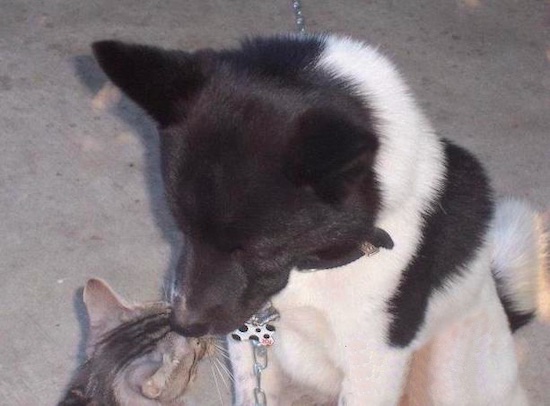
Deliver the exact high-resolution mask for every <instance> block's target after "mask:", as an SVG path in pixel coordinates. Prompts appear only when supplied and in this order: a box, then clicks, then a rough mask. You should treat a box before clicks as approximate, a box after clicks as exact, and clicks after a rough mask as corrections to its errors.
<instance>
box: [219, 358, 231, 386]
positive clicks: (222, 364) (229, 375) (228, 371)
mask: <svg viewBox="0 0 550 406" xmlns="http://www.w3.org/2000/svg"><path fill="white" fill-rule="evenodd" d="M216 361H217V362H218V365H219V366H220V368H221V369H222V371H223V372H225V374H226V375H227V377H228V378H229V380H230V381H231V382H233V383H235V378H234V377H233V373H232V372H231V371H230V370H229V368H228V367H227V366H226V365H225V364H224V363H223V362H222V361H220V360H219V359H216Z"/></svg>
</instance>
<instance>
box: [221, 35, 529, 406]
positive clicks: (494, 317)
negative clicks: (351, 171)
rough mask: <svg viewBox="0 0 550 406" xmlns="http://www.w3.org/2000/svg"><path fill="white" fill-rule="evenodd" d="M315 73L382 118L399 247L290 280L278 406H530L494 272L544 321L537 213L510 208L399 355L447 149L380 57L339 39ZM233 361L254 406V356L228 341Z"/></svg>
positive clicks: (387, 205)
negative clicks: (408, 271) (405, 305)
mask: <svg viewBox="0 0 550 406" xmlns="http://www.w3.org/2000/svg"><path fill="white" fill-rule="evenodd" d="M316 68H317V69H321V70H323V71H328V72H330V73H331V74H332V75H334V76H335V77H339V78H343V79H345V80H346V81H348V82H351V83H353V84H354V85H355V88H356V89H357V92H358V95H359V96H360V97H362V98H364V100H365V101H367V102H368V105H369V106H370V107H371V108H372V109H373V114H374V115H375V118H376V120H375V121H376V123H377V126H378V127H377V132H378V134H379V135H380V142H381V145H380V150H379V154H378V158H377V161H376V162H375V171H376V175H377V178H378V179H379V181H380V184H381V185H380V187H381V190H382V205H383V208H382V211H381V214H380V216H379V218H378V223H377V226H378V227H380V228H382V229H384V230H386V231H387V232H388V233H389V234H390V235H391V236H392V238H393V239H394V241H396V245H395V247H394V249H393V250H391V251H386V250H382V251H381V252H380V253H379V254H377V255H375V256H372V257H366V256H365V257H362V258H361V259H359V260H357V261H355V262H352V263H350V264H348V265H345V266H343V267H341V268H339V269H332V270H329V271H319V272H311V273H307V272H292V273H291V277H290V281H289V283H288V286H287V287H286V288H285V289H284V290H283V291H282V292H281V293H280V294H278V295H277V296H276V297H274V298H273V304H274V306H275V307H276V308H277V309H278V310H279V311H280V313H281V319H280V321H279V322H278V325H277V334H276V337H275V338H276V343H275V345H274V346H273V347H272V348H271V349H270V351H269V354H270V355H269V356H270V366H269V368H268V369H267V370H266V371H265V373H264V378H263V381H262V384H263V385H264V388H265V390H266V392H267V395H268V403H269V405H270V406H274V405H290V404H292V401H293V399H294V397H295V395H296V393H297V392H293V391H290V390H289V389H288V385H289V384H292V385H294V386H298V387H302V388H306V390H307V389H309V390H310V393H312V394H314V395H315V397H316V398H317V399H316V400H317V402H324V403H327V404H334V403H336V402H337V403H338V404H339V405H347V406H351V405H361V406H364V405H369V406H391V405H398V404H399V403H400V402H401V403H402V404H412V405H422V406H429V405H445V406H447V405H448V406H482V405H498V406H506V405H511V406H512V405H513V406H521V405H526V404H527V399H526V397H525V395H524V393H523V391H522V389H521V387H520V385H519V383H518V377H517V364H516V359H515V352H514V345H513V341H512V336H511V333H510V330H509V327H508V321H507V319H506V316H505V313H504V311H503V308H502V305H501V302H500V300H499V298H498V296H497V292H496V288H495V282H494V279H493V277H492V275H491V272H490V266H491V261H493V262H494V264H496V266H497V268H498V269H499V272H502V273H503V276H504V278H505V280H506V281H507V282H508V283H507V284H506V286H507V287H509V286H514V288H513V289H511V288H510V290H509V291H507V293H508V294H510V295H512V296H513V298H514V299H516V298H519V299H518V300H516V301H515V303H518V309H517V310H522V311H525V310H533V309H534V304H535V299H534V296H535V295H534V291H535V288H536V286H535V282H534V281H535V276H534V275H535V272H536V271H537V270H538V268H539V264H538V263H537V260H536V258H537V255H538V248H537V247H536V234H535V232H534V231H533V230H534V228H533V227H532V222H533V216H534V213H533V211H532V210H531V209H529V208H528V207H526V206H525V205H524V204H522V203H517V202H515V203H510V202H508V203H505V204H503V205H501V206H500V208H499V209H498V210H497V216H496V221H495V226H494V228H493V232H492V238H491V239H490V240H488V241H487V242H486V243H485V244H484V246H482V247H479V249H478V251H477V255H476V256H475V258H474V259H473V260H472V261H470V263H468V264H467V265H465V268H467V269H466V271H467V272H464V276H463V277H461V278H460V279H456V280H453V281H451V282H450V283H449V286H448V287H447V288H446V289H445V291H444V292H440V293H437V294H434V295H433V296H432V297H431V298H430V302H429V306H428V310H427V314H426V320H425V323H424V325H423V327H422V329H421V330H420V331H419V333H418V334H417V335H416V338H415V340H414V341H413V342H412V343H411V344H410V345H409V346H407V347H406V348H396V347H392V346H390V345H388V343H387V338H386V337H385V332H386V331H387V330H388V326H389V324H390V322H391V320H390V318H389V317H390V316H389V315H388V313H387V303H388V301H389V299H390V298H391V296H392V295H393V294H394V292H395V291H396V288H397V286H398V283H399V280H400V277H401V275H402V272H403V270H404V269H405V268H406V266H407V264H408V263H409V262H410V261H411V259H412V257H413V255H414V254H415V252H416V250H417V249H418V247H419V244H420V242H421V239H422V235H421V226H422V214H423V213H425V212H428V211H429V210H430V209H431V205H432V204H433V202H434V201H435V199H436V197H437V196H438V193H439V192H440V189H441V185H442V180H443V179H444V176H445V161H444V157H443V150H442V148H443V147H442V144H441V142H440V140H439V138H438V137H437V135H436V134H435V133H434V131H433V130H432V128H431V126H430V124H429V123H428V121H427V120H426V119H425V118H424V116H423V115H422V113H421V112H420V111H419V109H418V108H417V107H416V104H415V102H414V100H413V98H412V96H411V95H410V93H409V90H408V88H407V86H406V85H405V84H404V82H403V81H402V79H401V77H400V76H399V74H398V73H397V71H396V70H395V68H394V67H393V65H392V64H391V63H390V62H389V61H388V60H387V59H386V58H385V57H383V56H382V55H381V54H380V53H378V52H377V51H376V50H374V49H373V48H370V47H368V46H366V45H364V44H362V43H359V42H355V41H352V40H350V39H347V38H339V37H333V36H329V37H327V38H326V47H325V50H324V52H323V54H322V56H321V58H320V60H319V61H318V65H317V67H316ZM510 219H512V220H510ZM510 221H512V223H510ZM510 224H513V226H511V225H510ZM510 227H513V229H512V228H510ZM511 256H512V258H511ZM516 286H518V289H516ZM518 292H519V293H518ZM229 350H230V355H231V358H232V363H233V371H234V377H235V381H236V398H235V404H236V405H238V406H249V405H253V404H254V401H253V388H254V386H255V380H254V377H253V374H252V358H251V350H250V347H249V346H248V345H246V344H242V343H237V342H234V341H232V340H229ZM415 354H416V355H415ZM411 365H413V368H411ZM407 382H408V384H407ZM331 402H332V403H331ZM317 404H319V403H317Z"/></svg>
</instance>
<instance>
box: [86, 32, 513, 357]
mask: <svg viewBox="0 0 550 406" xmlns="http://www.w3.org/2000/svg"><path fill="white" fill-rule="evenodd" d="M322 47H323V44H322V41H321V37H313V36H312V37H304V38H301V39H300V40H299V41H298V40H295V39H294V40H293V39H291V38H287V37H275V38H268V39H256V40H250V41H245V42H244V43H243V44H242V46H241V47H240V48H239V49H234V50H229V51H219V52H216V51H212V50H201V51H198V52H195V53H187V52H182V51H167V50H163V49H160V48H156V47H150V46H143V45H130V44H124V43H121V42H116V41H102V42H98V43H95V44H94V45H93V49H94V54H95V56H96V58H97V60H98V62H99V64H100V65H101V67H102V68H103V70H104V71H105V72H106V74H107V75H108V76H109V78H110V79H111V80H112V81H113V82H114V83H115V84H116V85H117V86H119V87H120V88H121V89H122V90H123V91H124V92H125V93H126V94H127V95H128V96H130V98H132V99H133V100H134V101H135V102H136V103H138V104H139V105H140V106H141V107H143V108H144V109H145V110H146V111H147V112H148V113H149V114H150V115H151V117H152V118H153V119H155V120H156V121H157V122H158V123H159V130H160V136H161V148H162V169H163V176H164V181H165V186H166V191H167V197H168V200H169V203H170V205H171V208H172V211H173V214H174V216H175V218H176V220H177V223H178V225H179V227H180V228H181V229H182V230H183V231H184V233H185V234H186V236H187V240H188V243H187V244H186V248H187V252H186V253H184V255H183V256H182V259H181V261H180V264H179V266H178V271H177V273H178V278H179V279H178V286H179V290H180V293H181V295H180V297H186V303H185V304H183V303H180V302H176V303H175V311H174V312H173V315H174V317H173V320H172V325H173V328H175V329H177V330H178V331H180V332H181V333H182V334H184V335H189V336H200V335H203V334H205V333H211V334H223V333H227V332H229V331H231V330H233V329H235V328H237V327H238V326H239V325H241V324H242V323H243V322H244V321H245V320H246V319H247V318H248V317H249V316H250V315H252V314H253V313H254V312H255V311H257V310H258V308H260V307H261V306H262V305H263V304H264V303H265V302H266V301H267V300H268V299H269V298H270V297H271V296H272V295H274V294H275V293H277V292H279V291H280V290H281V289H283V288H284V287H285V286H286V284H287V281H288V278H289V274H290V270H291V269H293V268H294V269H323V268H331V267H335V266H340V265H344V264H346V263H349V262H351V261H353V260H355V259H357V258H359V257H360V256H361V255H363V253H362V251H361V249H360V247H361V245H362V244H363V243H364V242H366V241H370V242H372V243H374V244H375V245H380V246H383V247H386V248H391V247H392V246H393V241H392V240H391V237H390V236H388V235H387V234H386V233H385V232H384V231H383V230H378V229H376V228H375V227H374V223H375V221H376V218H377V215H378V212H379V210H380V208H381V207H380V205H381V196H380V190H379V185H378V181H377V179H376V177H375V174H374V169H373V161H374V157H375V155H376V153H377V151H378V148H379V139H378V138H377V135H376V133H375V125H376V123H375V122H374V118H373V114H372V112H371V111H370V109H369V106H368V105H365V101H364V100H360V99H359V98H357V97H356V96H355V92H354V89H353V88H352V85H350V84H349V83H345V82H344V81H342V80H341V79H337V78H335V77H333V76H331V75H330V74H328V73H322V72H323V71H322V70H319V69H315V70H314V69H313V68H312V67H313V66H314V65H315V63H316V62H317V58H318V57H319V55H320V53H321V51H322ZM445 158H446V165H447V170H446V179H445V180H444V185H443V190H442V194H441V195H440V197H439V201H438V202H436V204H434V209H433V210H432V211H431V212H430V213H426V214H425V222H424V229H423V240H422V243H421V246H420V248H419V251H418V252H417V254H416V256H415V258H414V260H413V261H412V262H411V263H410V265H409V266H408V268H407V269H406V270H405V272H404V274H403V277H402V280H401V283H400V286H399V288H398V289H397V291H396V292H395V294H394V296H393V297H392V299H391V300H390V302H389V303H388V312H389V313H390V314H391V316H392V320H393V321H392V323H391V326H390V329H389V332H388V335H389V337H388V341H389V342H390V343H391V344H392V345H395V346H401V347H402V346H407V345H408V344H409V343H410V342H411V341H412V340H413V339H414V337H415V335H416V333H417V332H418V331H419V329H420V327H421V326H422V323H423V321H424V317H425V313H426V310H427V304H428V299H429V298H430V296H431V295H432V294H433V293H434V292H435V291H436V290H438V289H441V288H442V287H444V286H445V284H446V283H447V282H448V281H450V280H451V279H452V278H454V277H460V274H461V265H462V264H465V263H467V262H469V261H470V260H471V259H472V257H473V255H475V253H476V250H477V247H479V246H480V244H482V242H483V241H482V240H483V236H484V235H485V234H486V232H487V229H488V225H489V223H490V220H491V216H492V211H493V205H492V199H491V191H490V187H489V184H488V181H487V178H486V176H485V174H484V171H483V168H482V167H481V166H480V165H479V163H478V162H477V160H476V159H475V158H474V157H472V156H471V155H470V154H469V153H467V152H466V151H464V150H462V149H461V148H459V147H456V146H454V145H452V144H450V143H448V142H445ZM504 304H505V305H506V303H504ZM509 307H510V306H508V308H507V310H508V311H509V312H508V314H509V315H510V314H511V313H510V309H509ZM520 316H521V315H520ZM522 317H523V316H522ZM520 318H521V317H520ZM521 320H523V318H521ZM511 323H512V325H513V326H515V325H516V324H517V323H516V322H512V321H511Z"/></svg>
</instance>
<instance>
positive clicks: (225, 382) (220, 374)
mask: <svg viewBox="0 0 550 406" xmlns="http://www.w3.org/2000/svg"><path fill="white" fill-rule="evenodd" d="M216 361H218V360H217V359H214V367H215V368H216V371H218V374H219V376H220V378H221V380H222V382H223V384H224V386H225V388H226V389H227V390H229V385H228V383H227V380H226V379H225V376H224V374H223V373H222V371H221V370H220V367H219V363H218V362H216Z"/></svg>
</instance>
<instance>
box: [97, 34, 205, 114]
mask: <svg viewBox="0 0 550 406" xmlns="http://www.w3.org/2000/svg"><path fill="white" fill-rule="evenodd" d="M92 49H93V53H94V56H95V58H96V60H97V61H98V63H99V65H100V66H101V68H102V69H103V71H104V72H105V74H106V75H107V76H108V77H109V79H111V81H112V82H113V83H114V84H115V85H117V86H118V87H119V88H120V89H121V90H122V91H123V92H124V93H126V94H127V95H128V96H129V97H130V98H131V99H132V100H134V101H135V102H136V103H137V104H138V105H139V106H141V107H142V108H143V109H145V111H147V113H149V114H150V115H151V116H152V117H153V118H154V119H155V120H156V121H158V122H159V123H160V124H161V125H166V124H169V123H170V122H171V121H172V120H174V119H175V118H176V117H177V115H179V114H183V113H184V111H183V110H184V103H185V100H186V99H188V98H189V96H190V95H191V94H192V93H193V92H195V91H196V90H197V89H198V88H200V87H201V86H202V84H203V83H204V80H205V77H204V75H203V72H202V71H201V69H200V66H199V65H200V63H199V61H198V58H196V57H195V56H194V55H191V54H189V53H186V52H183V51H168V50H164V49H161V48H156V47H152V46H146V45H134V44H126V43H123V42H119V41H99V42H95V43H93V44H92Z"/></svg>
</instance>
